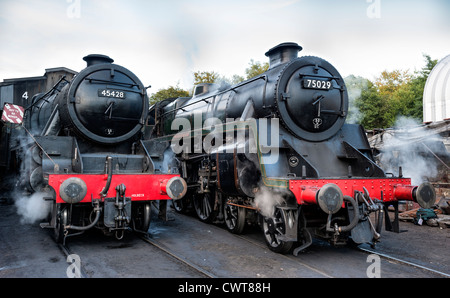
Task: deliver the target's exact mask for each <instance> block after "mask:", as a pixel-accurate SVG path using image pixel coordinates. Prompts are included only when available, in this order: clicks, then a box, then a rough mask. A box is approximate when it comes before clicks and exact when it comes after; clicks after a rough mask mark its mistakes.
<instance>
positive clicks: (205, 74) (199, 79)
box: [194, 71, 220, 86]
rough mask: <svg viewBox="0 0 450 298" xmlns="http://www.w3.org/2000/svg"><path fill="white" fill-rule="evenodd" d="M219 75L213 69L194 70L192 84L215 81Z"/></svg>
mask: <svg viewBox="0 0 450 298" xmlns="http://www.w3.org/2000/svg"><path fill="white" fill-rule="evenodd" d="M219 77H220V75H219V74H218V73H216V72H214V71H197V72H194V86H195V85H198V84H201V83H215V82H216V81H217V80H218V79H219Z"/></svg>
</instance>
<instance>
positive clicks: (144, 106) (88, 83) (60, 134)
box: [10, 55, 187, 241]
mask: <svg viewBox="0 0 450 298" xmlns="http://www.w3.org/2000/svg"><path fill="white" fill-rule="evenodd" d="M84 60H85V61H86V62H87V67H86V68H85V69H83V70H82V71H81V72H80V73H78V74H77V75H76V76H75V77H74V78H73V80H71V81H66V80H65V77H62V78H61V80H60V81H59V82H58V83H57V84H55V86H54V87H53V88H52V89H51V90H49V91H48V92H47V93H45V94H36V95H35V96H34V97H33V99H32V102H31V105H30V106H28V107H26V108H25V113H24V119H23V120H24V121H23V123H22V125H20V126H18V127H17V125H15V124H11V125H12V126H14V128H15V129H13V130H12V131H13V133H12V135H11V137H10V138H11V155H12V156H13V158H12V160H13V163H14V164H15V168H16V170H17V174H19V173H20V176H21V178H20V179H17V180H18V181H20V182H19V183H20V185H18V186H19V189H27V190H28V192H29V193H40V194H41V196H42V197H43V199H44V200H46V201H48V203H49V205H50V216H49V218H48V223H43V224H41V226H42V227H45V228H51V229H53V230H54V235H55V238H56V240H57V241H64V240H65V238H66V237H68V236H72V235H77V234H80V233H83V232H84V231H86V230H88V229H90V228H94V227H95V228H99V229H101V230H103V231H104V232H105V233H106V234H114V235H115V236H116V238H118V239H120V238H122V237H123V235H124V232H125V231H126V230H129V229H132V230H134V231H141V232H145V233H146V232H147V230H148V228H149V225H150V219H151V206H150V203H151V202H152V201H156V200H159V201H163V202H165V201H166V200H170V199H180V198H181V197H182V196H183V195H184V194H185V193H186V190H187V188H186V182H185V181H184V179H182V178H180V175H179V174H177V173H173V172H162V171H159V169H155V167H154V164H153V161H152V157H151V156H150V152H149V147H148V144H147V142H146V141H145V140H144V135H145V132H146V129H148V126H147V118H148V108H149V103H148V97H147V94H146V89H147V88H145V87H144V86H143V84H142V83H141V81H140V80H139V79H138V78H137V77H136V75H135V74H134V73H132V72H131V71H130V70H128V69H126V68H124V67H122V66H119V65H116V64H113V62H114V61H113V60H112V59H111V58H109V57H108V56H104V55H89V56H86V57H84ZM11 168H12V169H14V166H12V167H11Z"/></svg>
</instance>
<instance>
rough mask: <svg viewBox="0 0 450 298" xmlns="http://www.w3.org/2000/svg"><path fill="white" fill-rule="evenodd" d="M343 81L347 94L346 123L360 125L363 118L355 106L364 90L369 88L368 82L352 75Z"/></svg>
mask: <svg viewBox="0 0 450 298" xmlns="http://www.w3.org/2000/svg"><path fill="white" fill-rule="evenodd" d="M344 81H345V85H346V86H347V94H348V116H347V123H351V124H356V123H360V122H361V120H362V118H363V114H362V113H361V112H360V111H359V109H358V106H357V105H356V100H357V99H358V98H360V97H361V94H362V92H363V91H364V90H367V89H368V88H369V83H368V82H369V81H368V80H367V79H364V78H362V77H355V76H354V75H349V76H347V77H345V78H344Z"/></svg>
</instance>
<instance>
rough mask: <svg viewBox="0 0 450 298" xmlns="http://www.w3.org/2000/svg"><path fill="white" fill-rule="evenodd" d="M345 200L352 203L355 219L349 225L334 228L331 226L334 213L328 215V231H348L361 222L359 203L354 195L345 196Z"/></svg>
mask: <svg viewBox="0 0 450 298" xmlns="http://www.w3.org/2000/svg"><path fill="white" fill-rule="evenodd" d="M344 201H347V202H349V203H350V204H352V207H353V219H352V221H351V222H350V224H349V225H347V226H343V227H339V226H337V227H336V228H332V227H331V216H332V214H329V215H328V219H327V227H326V231H327V232H339V233H341V232H348V231H350V230H351V229H353V228H354V227H355V226H356V225H357V224H358V222H359V207H358V203H357V202H356V200H354V199H353V198H352V197H350V196H344Z"/></svg>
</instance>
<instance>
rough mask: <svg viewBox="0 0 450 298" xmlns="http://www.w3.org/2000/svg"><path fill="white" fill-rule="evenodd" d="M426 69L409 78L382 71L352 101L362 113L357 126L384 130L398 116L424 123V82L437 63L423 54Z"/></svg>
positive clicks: (396, 72)
mask: <svg viewBox="0 0 450 298" xmlns="http://www.w3.org/2000/svg"><path fill="white" fill-rule="evenodd" d="M423 56H424V58H425V66H424V67H423V68H422V69H421V70H420V71H416V72H414V73H413V74H411V73H410V72H409V71H402V70H394V71H383V72H382V73H381V74H380V76H379V77H377V78H376V79H375V81H374V83H372V82H370V83H371V84H370V86H369V88H368V89H367V90H365V91H363V92H361V96H360V97H359V98H357V99H356V100H355V106H356V108H357V109H359V112H361V113H362V116H361V118H360V119H361V121H360V123H361V124H363V125H364V126H365V127H366V128H368V129H372V128H386V127H391V126H393V125H394V124H395V121H396V120H397V119H398V118H399V117H400V116H406V117H410V118H415V119H417V120H419V121H423V118H422V117H423V91H424V88H425V83H426V81H427V78H428V76H429V74H430V72H431V70H432V69H433V67H434V66H435V65H436V64H437V60H433V59H431V57H430V56H428V55H426V54H424V55H423Z"/></svg>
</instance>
